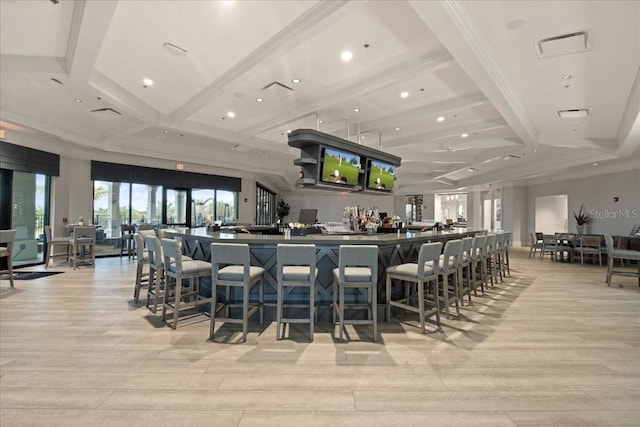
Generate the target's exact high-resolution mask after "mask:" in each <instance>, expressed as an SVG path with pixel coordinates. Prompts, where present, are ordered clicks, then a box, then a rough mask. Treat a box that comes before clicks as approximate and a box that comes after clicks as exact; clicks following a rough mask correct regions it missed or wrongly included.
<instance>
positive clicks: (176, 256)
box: [160, 239, 182, 273]
mask: <svg viewBox="0 0 640 427" xmlns="http://www.w3.org/2000/svg"><path fill="white" fill-rule="evenodd" d="M160 243H161V245H162V257H163V259H164V265H165V266H166V268H165V270H166V271H167V273H169V272H175V273H181V272H182V252H181V251H180V243H179V242H178V241H177V240H174V239H162V241H161V242H160ZM172 259H173V262H171V260H172Z"/></svg>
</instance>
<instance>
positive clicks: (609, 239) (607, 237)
mask: <svg viewBox="0 0 640 427" xmlns="http://www.w3.org/2000/svg"><path fill="white" fill-rule="evenodd" d="M604 243H605V244H606V245H607V256H608V257H609V259H611V258H613V252H614V247H613V237H611V236H610V235H608V234H605V235H604Z"/></svg>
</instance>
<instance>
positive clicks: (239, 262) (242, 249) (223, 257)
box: [211, 243, 315, 283]
mask: <svg viewBox="0 0 640 427" xmlns="http://www.w3.org/2000/svg"><path fill="white" fill-rule="evenodd" d="M314 264H315V262H314ZM225 265H234V266H242V281H244V282H245V283H248V282H249V281H250V276H251V271H250V267H251V257H250V254H249V245H247V244H239V243H212V244H211V270H212V273H211V274H212V276H213V280H215V281H219V280H222V281H223V280H227V279H228V278H225V279H222V278H219V276H218V273H219V270H220V269H221V268H222V267H221V266H225Z"/></svg>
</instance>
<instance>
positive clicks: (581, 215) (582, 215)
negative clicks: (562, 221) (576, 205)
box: [573, 205, 591, 225]
mask: <svg viewBox="0 0 640 427" xmlns="http://www.w3.org/2000/svg"><path fill="white" fill-rule="evenodd" d="M583 211H584V205H580V210H579V211H578V213H576V211H573V217H574V218H575V220H576V224H578V225H585V224H588V223H590V222H591V217H590V216H589V215H588V214H587V213H586V212H583Z"/></svg>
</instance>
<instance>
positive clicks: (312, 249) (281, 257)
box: [276, 243, 316, 283]
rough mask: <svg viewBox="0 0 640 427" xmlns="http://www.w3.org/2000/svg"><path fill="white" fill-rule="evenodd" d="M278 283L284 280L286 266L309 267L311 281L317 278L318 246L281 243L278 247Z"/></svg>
mask: <svg viewBox="0 0 640 427" xmlns="http://www.w3.org/2000/svg"><path fill="white" fill-rule="evenodd" d="M276 251H277V258H278V261H277V263H278V283H279V282H281V281H282V279H283V277H282V276H283V274H282V272H283V269H284V267H285V266H287V267H288V266H305V267H306V266H308V267H309V279H308V280H311V279H312V278H314V277H316V245H313V244H310V245H294V244H285V243H280V244H278V246H277V249H276Z"/></svg>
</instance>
